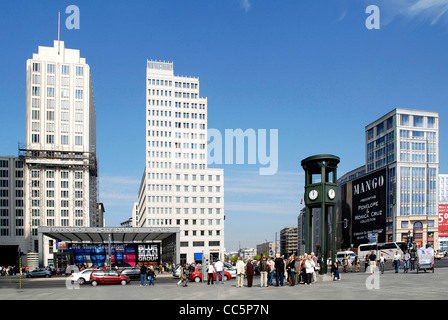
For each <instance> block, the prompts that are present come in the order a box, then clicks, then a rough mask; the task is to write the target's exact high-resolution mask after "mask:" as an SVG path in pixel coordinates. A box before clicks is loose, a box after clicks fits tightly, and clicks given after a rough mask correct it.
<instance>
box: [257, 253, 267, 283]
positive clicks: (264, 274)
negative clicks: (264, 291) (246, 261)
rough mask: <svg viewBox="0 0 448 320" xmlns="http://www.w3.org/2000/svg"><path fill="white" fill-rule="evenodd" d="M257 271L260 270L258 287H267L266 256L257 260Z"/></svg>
mask: <svg viewBox="0 0 448 320" xmlns="http://www.w3.org/2000/svg"><path fill="white" fill-rule="evenodd" d="M258 271H260V287H267V286H268V271H269V266H268V262H267V259H266V256H263V258H261V260H260V261H259V262H258Z"/></svg>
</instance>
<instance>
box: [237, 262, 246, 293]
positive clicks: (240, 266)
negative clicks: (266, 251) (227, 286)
mask: <svg viewBox="0 0 448 320" xmlns="http://www.w3.org/2000/svg"><path fill="white" fill-rule="evenodd" d="M244 275H245V270H244V262H243V258H241V257H239V258H238V262H237V263H236V287H237V288H242V287H244Z"/></svg>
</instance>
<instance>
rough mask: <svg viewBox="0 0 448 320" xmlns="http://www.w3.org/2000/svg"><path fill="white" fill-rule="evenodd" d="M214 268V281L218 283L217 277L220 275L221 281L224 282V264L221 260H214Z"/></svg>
mask: <svg viewBox="0 0 448 320" xmlns="http://www.w3.org/2000/svg"><path fill="white" fill-rule="evenodd" d="M215 270H216V282H217V283H219V277H218V276H221V283H222V284H224V264H223V263H222V262H221V260H219V259H218V261H216V262H215Z"/></svg>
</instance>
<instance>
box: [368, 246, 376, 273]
mask: <svg viewBox="0 0 448 320" xmlns="http://www.w3.org/2000/svg"><path fill="white" fill-rule="evenodd" d="M369 265H370V273H371V274H374V273H375V268H376V254H375V252H373V251H372V252H371V253H370V255H369Z"/></svg>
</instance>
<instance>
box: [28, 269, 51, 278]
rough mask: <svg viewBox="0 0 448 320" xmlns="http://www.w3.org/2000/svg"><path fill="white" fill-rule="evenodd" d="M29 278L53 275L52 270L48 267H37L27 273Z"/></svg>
mask: <svg viewBox="0 0 448 320" xmlns="http://www.w3.org/2000/svg"><path fill="white" fill-rule="evenodd" d="M26 277H27V278H37V277H47V278H49V277H51V271H50V270H49V269H46V268H37V269H34V270H33V271H30V272H28V273H27V274H26Z"/></svg>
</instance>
